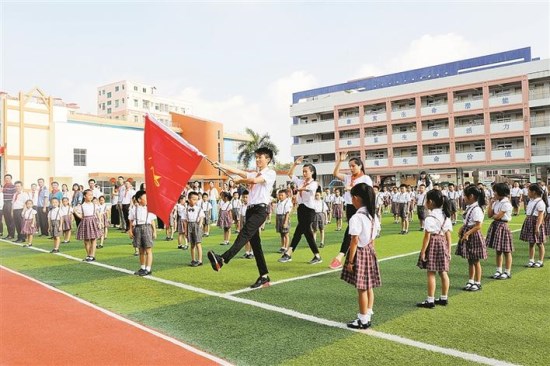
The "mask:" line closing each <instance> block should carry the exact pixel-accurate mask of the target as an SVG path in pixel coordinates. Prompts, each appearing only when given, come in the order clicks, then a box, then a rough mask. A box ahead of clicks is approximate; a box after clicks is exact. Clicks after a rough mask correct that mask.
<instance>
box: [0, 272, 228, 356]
mask: <svg viewBox="0 0 550 366" xmlns="http://www.w3.org/2000/svg"><path fill="white" fill-rule="evenodd" d="M0 268H1V269H3V270H5V271H7V272H10V273H13V274H15V275H18V276H21V277H23V278H26V279H27V280H30V281H32V282H34V283H37V284H39V285H41V286H43V287H45V288H47V289H49V290H52V291H55V292H57V293H60V294H62V295H65V296H67V297H69V298H70V299H72V300H76V301H78V302H79V303H81V304H83V305H86V306H89V307H91V308H92V309H94V310H97V311H99V312H101V313H103V314H105V315H107V316H109V317H111V318H114V319H116V320H118V321H121V322H123V323H126V324H128V325H131V326H133V327H135V328H138V329H141V330H143V331H145V332H147V333H149V334H152V335H154V336H156V337H158V338H161V339H163V340H165V341H168V342H170V343H172V344H175V345H176V346H179V347H181V348H184V349H186V350H187V351H190V352H193V353H195V354H197V355H199V356H202V357H204V358H207V359H209V360H211V361H214V362H217V363H219V364H220V365H224V366H231V365H232V364H231V363H229V362H227V361H225V360H222V359H221V358H218V357H216V356H213V355H211V354H209V353H206V352H204V351H201V350H200V349H197V348H195V347H193V346H191V345H188V344H186V343H183V342H181V341H179V340H177V339H175V338H172V337H170V336H167V335H165V334H162V333H160V332H157V331H156V330H153V329H150V328H148V327H146V326H144V325H141V324H139V323H136V322H134V321H132V320H130V319H127V318H124V317H123V316H121V315H119V314H116V313H113V312H112V311H109V310H107V309H105V308H102V307H99V306H97V305H94V304H92V303H90V302H88V301H86V300H83V299H81V298H79V297H76V296H74V295H71V294H70V293H68V292H65V291H63V290H60V289H58V288H56V287H53V286H50V285H48V284H46V283H44V282H41V281H38V280H37V279H35V278H32V277H29V276H27V275H25V274H23V273H19V272H17V271H14V270H12V269H10V268H7V267H4V266H3V265H0Z"/></svg>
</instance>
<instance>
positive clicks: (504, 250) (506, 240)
mask: <svg viewBox="0 0 550 366" xmlns="http://www.w3.org/2000/svg"><path fill="white" fill-rule="evenodd" d="M493 192H494V198H492V199H491V201H490V202H489V208H488V213H487V214H488V216H489V218H492V219H493V222H492V223H491V226H489V230H488V231H487V241H486V242H487V247H489V248H493V249H495V250H496V252H497V255H496V264H497V269H496V272H495V274H494V275H493V278H494V279H497V280H507V279H509V278H512V274H511V271H512V252H513V251H514V245H513V244H512V232H511V231H510V228H509V227H508V222H510V220H512V204H511V203H510V200H508V196H509V195H510V188H509V187H508V185H507V184H506V183H497V184H495V185H494V187H493ZM503 255H504V257H505V259H506V269H505V270H504V272H502V256H503Z"/></svg>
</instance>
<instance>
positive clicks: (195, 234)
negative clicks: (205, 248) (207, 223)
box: [187, 222, 202, 245]
mask: <svg viewBox="0 0 550 366" xmlns="http://www.w3.org/2000/svg"><path fill="white" fill-rule="evenodd" d="M187 240H188V241H189V244H191V245H195V244H199V243H202V225H199V224H198V223H196V222H188V223H187Z"/></svg>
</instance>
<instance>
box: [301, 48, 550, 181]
mask: <svg viewBox="0 0 550 366" xmlns="http://www.w3.org/2000/svg"><path fill="white" fill-rule="evenodd" d="M290 114H291V116H292V117H293V125H292V127H291V135H292V137H293V138H294V144H293V146H292V155H293V156H300V155H304V156H306V159H307V160H308V161H309V162H312V163H313V164H315V165H316V167H317V170H318V175H320V176H321V180H322V181H323V183H324V184H327V183H328V182H330V181H331V180H332V179H333V178H334V177H333V175H332V170H333V168H334V164H335V153H339V152H342V151H345V152H348V156H358V157H360V158H361V159H362V160H363V161H364V162H365V166H366V168H367V170H368V173H369V174H371V175H372V176H374V177H375V178H376V180H378V181H379V182H382V183H389V182H399V181H400V180H401V179H402V178H405V179H406V178H411V176H413V175H415V174H418V172H419V171H420V170H427V171H430V172H431V173H433V174H439V175H440V176H441V178H440V179H441V180H442V181H444V180H450V181H455V182H462V181H463V180H470V181H471V180H474V179H477V178H478V174H479V179H480V180H482V181H483V180H492V179H493V178H492V177H493V176H494V175H496V174H500V175H505V176H513V177H515V178H520V179H521V178H523V179H524V180H531V181H534V180H535V179H537V178H539V179H540V178H541V177H542V178H543V179H545V180H546V179H547V175H548V168H549V166H550V60H540V59H538V58H531V49H530V48H522V49H517V50H511V51H507V52H502V53H497V54H492V55H488V56H481V57H476V58H471V59H465V60H460V61H455V62H451V63H446V64H441V65H436V66H431V67H425V68H421V69H416V70H410V71H405V72H399V73H395V74H389V75H384V76H380V77H371V78H367V79H361V80H355V81H350V82H346V83H343V84H338V85H331V86H327V87H322V88H317V89H313V90H307V91H301V92H297V93H294V94H293V104H292V106H291V108H290ZM342 167H343V168H346V164H343V165H342ZM440 173H441V174H440ZM446 178H449V179H446Z"/></svg>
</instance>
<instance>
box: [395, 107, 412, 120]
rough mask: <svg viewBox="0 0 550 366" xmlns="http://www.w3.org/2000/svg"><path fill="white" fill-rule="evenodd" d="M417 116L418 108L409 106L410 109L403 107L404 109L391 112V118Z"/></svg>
mask: <svg viewBox="0 0 550 366" xmlns="http://www.w3.org/2000/svg"><path fill="white" fill-rule="evenodd" d="M412 117H416V109H415V108H409V109H402V110H393V111H392V112H391V119H392V120H395V119H401V118H412Z"/></svg>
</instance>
